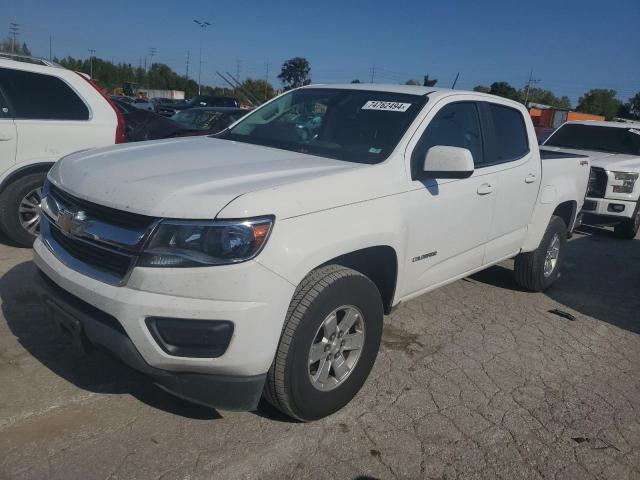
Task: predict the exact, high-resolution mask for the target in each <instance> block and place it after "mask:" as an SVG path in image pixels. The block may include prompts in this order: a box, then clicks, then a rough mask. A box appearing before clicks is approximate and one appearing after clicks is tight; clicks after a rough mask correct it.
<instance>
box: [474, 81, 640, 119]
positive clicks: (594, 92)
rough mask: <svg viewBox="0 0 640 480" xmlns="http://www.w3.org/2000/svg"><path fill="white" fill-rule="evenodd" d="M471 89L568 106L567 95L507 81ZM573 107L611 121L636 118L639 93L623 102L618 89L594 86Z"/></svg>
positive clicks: (639, 111) (534, 101)
mask: <svg viewBox="0 0 640 480" xmlns="http://www.w3.org/2000/svg"><path fill="white" fill-rule="evenodd" d="M473 89H474V90H475V91H476V92H484V93H491V94H493V95H498V96H500V97H505V98H509V99H511V100H515V101H517V102H520V103H523V104H524V103H525V100H526V102H527V103H530V102H531V103H541V104H544V105H550V106H552V107H556V108H567V109H571V108H572V107H571V101H570V100H569V97H567V96H562V97H558V96H556V95H555V94H554V93H553V92H552V91H550V90H545V89H543V88H537V87H530V88H527V86H524V87H523V88H522V89H520V90H518V89H517V88H515V87H513V86H512V85H509V83H507V82H494V83H492V84H491V85H490V86H489V87H487V86H484V85H477V86H475V87H474V88H473ZM576 110H577V111H578V112H583V113H591V114H593V115H602V116H604V117H605V118H606V119H607V120H611V119H612V118H614V117H621V118H628V119H632V120H634V119H635V120H640V92H638V93H637V94H635V95H634V96H633V97H631V98H630V99H629V100H628V101H627V102H623V101H621V100H620V99H618V92H616V91H615V90H611V89H604V88H594V89H591V90H589V91H588V92H585V94H584V95H582V96H581V97H580V98H579V99H578V105H577V106H576Z"/></svg>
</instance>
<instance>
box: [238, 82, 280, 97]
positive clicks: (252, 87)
mask: <svg viewBox="0 0 640 480" xmlns="http://www.w3.org/2000/svg"><path fill="white" fill-rule="evenodd" d="M243 91H244V92H247V93H248V94H249V95H251V97H253V98H254V99H255V100H257V101H258V102H260V103H264V102H266V101H267V100H270V99H272V98H273V97H275V95H276V92H275V90H274V88H273V85H271V84H270V83H269V82H267V81H266V80H262V79H257V80H253V79H251V78H247V79H246V80H245V81H244V82H242V89H241V90H240V89H238V91H237V92H236V93H237V96H239V97H242V96H244V95H243Z"/></svg>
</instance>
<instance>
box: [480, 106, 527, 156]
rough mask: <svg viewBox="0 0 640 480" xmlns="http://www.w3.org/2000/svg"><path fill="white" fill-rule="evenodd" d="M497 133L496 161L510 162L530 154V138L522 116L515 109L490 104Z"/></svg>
mask: <svg viewBox="0 0 640 480" xmlns="http://www.w3.org/2000/svg"><path fill="white" fill-rule="evenodd" d="M489 114H490V115H491V120H492V121H493V128H494V132H495V160H496V161H497V162H508V161H509V160H516V159H518V158H521V157H522V156H524V155H525V154H527V153H528V152H529V137H528V135H527V127H526V125H525V123H524V119H523V118H522V114H521V113H520V112H519V111H518V110H516V109H515V108H511V107H505V106H503V105H497V104H495V103H490V104H489Z"/></svg>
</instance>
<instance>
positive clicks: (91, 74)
mask: <svg viewBox="0 0 640 480" xmlns="http://www.w3.org/2000/svg"><path fill="white" fill-rule="evenodd" d="M87 50H89V77H91V78H92V79H93V56H94V55H95V54H96V51H95V50H94V49H93V48H88V49H87Z"/></svg>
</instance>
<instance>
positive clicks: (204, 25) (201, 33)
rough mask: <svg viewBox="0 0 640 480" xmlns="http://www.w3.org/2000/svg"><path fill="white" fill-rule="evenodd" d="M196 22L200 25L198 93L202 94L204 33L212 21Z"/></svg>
mask: <svg viewBox="0 0 640 480" xmlns="http://www.w3.org/2000/svg"><path fill="white" fill-rule="evenodd" d="M194 22H195V23H196V24H197V25H198V26H199V27H200V65H199V68H198V95H200V79H201V78H202V36H203V35H204V29H205V28H207V27H210V26H211V23H209V22H207V21H205V20H194Z"/></svg>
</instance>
